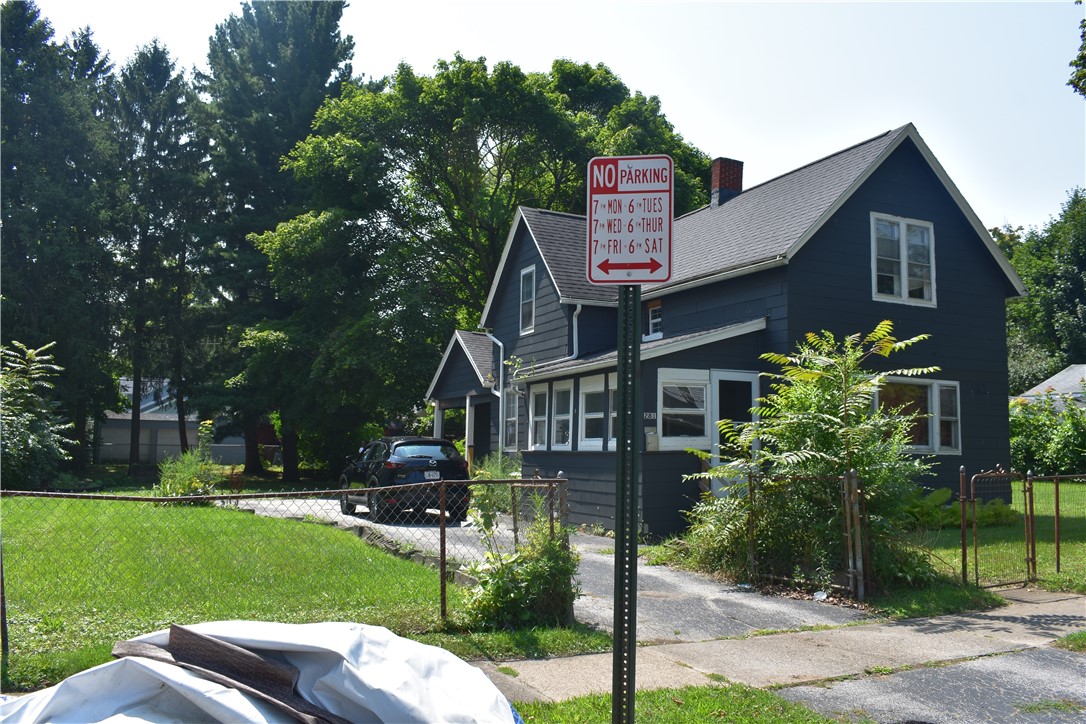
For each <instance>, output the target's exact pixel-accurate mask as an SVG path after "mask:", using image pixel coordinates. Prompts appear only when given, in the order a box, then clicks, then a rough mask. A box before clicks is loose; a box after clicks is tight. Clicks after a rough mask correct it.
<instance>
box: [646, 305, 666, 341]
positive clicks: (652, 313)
mask: <svg viewBox="0 0 1086 724" xmlns="http://www.w3.org/2000/svg"><path fill="white" fill-rule="evenodd" d="M646 306H647V308H648V333H647V334H645V336H644V337H643V338H642V340H643V341H645V342H650V341H652V340H654V339H660V338H661V337H663V336H664V306H663V303H662V302H661V301H660V300H659V299H654V300H653V301H651V302H649V303H648V304H647V305H646Z"/></svg>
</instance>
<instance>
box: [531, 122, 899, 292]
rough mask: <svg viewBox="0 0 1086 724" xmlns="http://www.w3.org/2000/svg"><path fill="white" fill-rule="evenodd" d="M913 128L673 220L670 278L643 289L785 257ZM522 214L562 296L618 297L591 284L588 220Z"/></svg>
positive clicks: (610, 289)
mask: <svg viewBox="0 0 1086 724" xmlns="http://www.w3.org/2000/svg"><path fill="white" fill-rule="evenodd" d="M910 128H911V126H902V127H901V128H898V129H895V130H893V131H887V132H886V133H883V134H881V135H878V136H876V137H874V138H872V139H869V140H867V141H864V142H863V143H859V144H857V145H855V146H852V147H851V148H847V149H845V150H843V151H839V152H837V153H835V154H833V155H831V156H827V157H825V158H823V159H821V160H818V161H815V162H813V163H810V164H807V165H806V166H803V167H801V168H798V169H796V170H794V171H790V172H789V173H786V174H784V175H783V176H779V177H777V178H775V179H772V180H770V181H766V182H765V183H762V184H759V185H758V186H754V187H752V188H750V189H747V190H746V191H744V192H743V193H741V194H739V195H738V196H736V197H734V198H732V199H730V200H729V201H726V202H725V203H723V204H721V205H719V206H704V207H702V208H700V209H698V210H696V211H692V212H690V213H689V214H685V215H684V216H681V217H679V218H677V219H675V224H674V227H673V231H672V271H671V280H670V281H669V282H666V283H663V284H653V285H645V287H644V290H645V292H652V291H660V292H662V291H665V290H666V289H668V288H669V287H673V286H677V285H681V284H686V283H690V282H695V281H697V280H699V279H706V278H711V277H714V276H717V275H720V274H723V273H727V272H732V271H737V270H742V269H747V268H751V267H756V266H757V265H759V264H762V263H765V262H770V261H773V260H777V259H784V258H785V257H786V256H788V255H789V254H790V252H792V251H793V250H794V248H797V245H801V244H802V243H803V242H804V241H806V238H807V237H808V236H809V235H810V234H811V233H813V232H814V230H815V229H816V228H817V226H818V224H819V222H820V221H821V220H823V219H824V218H826V217H827V216H828V214H829V213H831V212H832V211H833V210H835V209H836V207H837V206H838V205H839V204H840V203H841V202H842V201H843V200H844V198H846V197H847V194H848V193H849V192H850V191H851V190H852V189H853V188H854V187H855V186H856V185H857V184H858V183H859V182H860V181H861V180H862V179H863V178H866V175H867V174H868V173H869V170H870V169H871V168H872V165H873V164H874V163H875V162H876V161H877V160H878V159H879V158H880V157H881V156H882V154H883V153H884V152H885V151H886V150H887V149H888V148H890V147H891V146H892V145H894V144H895V143H896V142H897V141H898V140H899V138H900V136H901V135H902V134H903V133H906V132H907V131H908V130H909V129H910ZM520 212H521V215H522V216H523V217H524V221H525V222H526V223H527V225H528V228H529V230H530V231H531V233H532V236H533V238H534V239H535V241H536V243H537V244H538V245H539V249H540V252H541V253H542V254H543V258H544V261H545V262H546V264H547V268H548V270H549V271H550V273H551V277H552V278H553V279H554V283H555V285H556V286H557V287H558V293H559V296H560V297H561V298H562V300H563V301H584V302H588V303H589V304H591V303H599V304H614V303H615V302H616V300H617V298H618V290H617V289H616V288H615V287H614V286H613V285H610V286H609V285H598V284H590V283H589V282H588V279H587V278H586V276H587V275H586V269H585V264H586V262H587V260H586V256H587V251H588V244H587V240H586V232H585V217H583V216H576V215H573V214H563V213H557V212H553V211H544V210H541V209H531V208H526V207H521V209H520Z"/></svg>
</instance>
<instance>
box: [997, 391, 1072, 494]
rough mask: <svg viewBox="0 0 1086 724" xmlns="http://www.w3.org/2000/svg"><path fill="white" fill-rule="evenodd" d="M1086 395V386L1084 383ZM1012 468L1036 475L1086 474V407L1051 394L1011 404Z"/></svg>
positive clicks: (1021, 399) (1013, 401)
mask: <svg viewBox="0 0 1086 724" xmlns="http://www.w3.org/2000/svg"><path fill="white" fill-rule="evenodd" d="M1083 393H1084V396H1086V383H1083ZM1010 425H1011V467H1012V468H1013V469H1014V470H1017V471H1019V472H1023V473H1025V472H1031V471H1032V472H1033V473H1034V474H1035V475H1061V474H1071V473H1079V472H1086V408H1084V407H1081V406H1079V405H1078V404H1076V402H1075V400H1074V398H1073V397H1072V396H1070V395H1064V396H1059V395H1056V394H1054V393H1052V392H1051V391H1050V392H1048V393H1046V394H1045V395H1044V396H1043V397H1041V399H1039V400H1036V401H1032V402H1030V401H1027V400H1025V399H1023V398H1017V399H1015V400H1012V401H1011V403H1010Z"/></svg>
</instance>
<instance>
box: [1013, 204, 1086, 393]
mask: <svg viewBox="0 0 1086 724" xmlns="http://www.w3.org/2000/svg"><path fill="white" fill-rule="evenodd" d="M992 231H993V236H994V237H995V238H996V241H997V242H998V243H999V244H1000V246H1001V247H1002V248H1003V250H1004V252H1005V253H1006V254H1007V256H1008V258H1009V259H1010V262H1011V265H1012V266H1013V267H1014V268H1015V271H1017V272H1018V275H1019V276H1020V277H1022V280H1023V281H1024V282H1025V284H1026V287H1027V289H1029V296H1027V297H1024V298H1022V299H1015V300H1011V301H1010V302H1009V303H1008V307H1007V336H1008V346H1009V348H1010V349H1009V351H1010V356H1009V357H1010V382H1011V385H1010V387H1011V392H1012V393H1018V392H1022V391H1023V390H1026V389H1029V388H1030V387H1032V386H1033V385H1035V384H1037V383H1038V382H1041V381H1042V380H1044V379H1045V378H1046V377H1048V376H1050V375H1052V374H1054V373H1055V372H1057V371H1059V370H1060V369H1062V368H1063V367H1064V366H1066V365H1068V364H1078V363H1082V362H1084V361H1086V192H1084V191H1083V190H1082V189H1075V190H1074V191H1072V192H1071V193H1070V194H1069V196H1068V200H1067V202H1066V203H1065V204H1064V206H1063V209H1062V211H1061V213H1060V216H1059V218H1057V219H1053V220H1052V221H1050V222H1049V223H1048V224H1047V225H1046V226H1045V227H1044V228H1043V229H1031V230H1030V231H1029V232H1027V233H1024V234H1023V233H1022V230H1021V228H1018V229H1014V228H1009V227H1004V228H1003V229H993V230H992Z"/></svg>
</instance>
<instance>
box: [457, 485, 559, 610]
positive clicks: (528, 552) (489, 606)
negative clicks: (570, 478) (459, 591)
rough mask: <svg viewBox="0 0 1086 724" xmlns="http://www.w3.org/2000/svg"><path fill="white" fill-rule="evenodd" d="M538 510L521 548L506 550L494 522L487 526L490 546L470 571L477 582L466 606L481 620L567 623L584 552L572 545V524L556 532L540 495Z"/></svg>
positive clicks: (556, 528) (537, 500)
mask: <svg viewBox="0 0 1086 724" xmlns="http://www.w3.org/2000/svg"><path fill="white" fill-rule="evenodd" d="M534 502H535V515H534V517H533V519H532V522H531V523H530V524H529V526H528V529H527V541H526V543H525V544H524V545H522V546H521V549H520V550H519V551H517V552H515V553H502V552H501V551H499V550H498V549H497V546H496V545H495V544H494V542H493V533H494V530H493V528H491V529H489V530H487V529H484V538H489V540H488V541H487V549H488V550H487V552H486V554H485V559H484V561H483V562H482V563H476V564H473V565H472V566H471V568H470V569H469V571H470V572H471V574H472V575H473V576H475V578H476V580H478V582H479V583H478V585H476V586H475V587H474V588H473V589H472V590H471V591H470V593H469V596H468V601H467V606H466V611H467V616H468V618H469V620H470V621H472V622H473V623H474V624H476V625H481V626H486V627H490V628H497V629H517V628H531V627H534V626H567V625H569V624H570V623H571V615H572V612H573V602H574V600H576V598H577V596H578V595H579V593H580V591H579V589H578V587H577V586H576V584H575V583H574V580H573V575H574V574H575V573H576V572H577V564H578V563H579V562H580V556H579V555H578V554H577V553H576V552H575V551H574V550H573V549H572V548H571V546H570V544H569V535H570V532H571V529H569V528H567V527H565V526H560V525H556V526H555V531H554V535H553V536H552V535H551V533H550V522H549V519H548V517H547V511H546V507H545V505H544V503H543V499H542V497H540V496H537V497H536V498H535V501H534Z"/></svg>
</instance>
